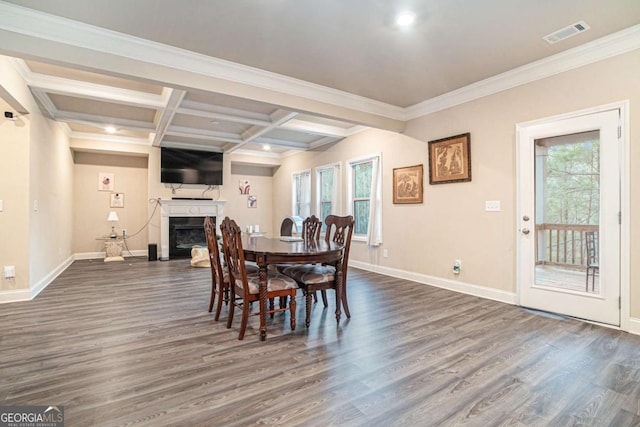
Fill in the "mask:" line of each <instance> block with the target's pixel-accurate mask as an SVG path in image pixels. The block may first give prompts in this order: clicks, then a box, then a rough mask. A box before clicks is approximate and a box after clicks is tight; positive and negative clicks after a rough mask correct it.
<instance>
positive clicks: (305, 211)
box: [300, 171, 311, 218]
mask: <svg viewBox="0 0 640 427" xmlns="http://www.w3.org/2000/svg"><path fill="white" fill-rule="evenodd" d="M300 194H301V197H300V199H301V200H300V203H301V207H300V213H301V215H300V216H302V217H303V218H306V217H308V216H309V215H311V171H305V172H302V176H301V177H300Z"/></svg>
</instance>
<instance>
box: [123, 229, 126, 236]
mask: <svg viewBox="0 0 640 427" xmlns="http://www.w3.org/2000/svg"><path fill="white" fill-rule="evenodd" d="M126 234H127V229H126V228H123V229H122V235H123V236H126Z"/></svg>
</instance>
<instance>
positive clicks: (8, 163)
mask: <svg viewBox="0 0 640 427" xmlns="http://www.w3.org/2000/svg"><path fill="white" fill-rule="evenodd" d="M0 141H1V143H0V199H1V200H2V203H3V210H2V212H0V268H2V267H3V266H10V265H13V266H15V267H16V277H15V279H5V278H4V275H2V271H1V270H0V290H14V289H25V290H26V289H29V274H28V273H29V238H28V236H29V221H28V220H27V218H29V167H28V165H29V121H28V119H27V118H26V117H25V118H20V119H19V120H18V121H16V122H10V121H8V120H2V121H0Z"/></svg>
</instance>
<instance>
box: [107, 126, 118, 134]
mask: <svg viewBox="0 0 640 427" xmlns="http://www.w3.org/2000/svg"><path fill="white" fill-rule="evenodd" d="M117 130H118V129H116V128H115V127H114V126H107V127H106V128H104V131H105V132H107V133H116V131H117Z"/></svg>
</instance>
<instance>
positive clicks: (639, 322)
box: [627, 317, 640, 335]
mask: <svg viewBox="0 0 640 427" xmlns="http://www.w3.org/2000/svg"><path fill="white" fill-rule="evenodd" d="M628 326H629V329H628V330H627V332H629V333H630V334H635V335H640V319H638V318H637V317H631V318H629V323H628Z"/></svg>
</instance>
